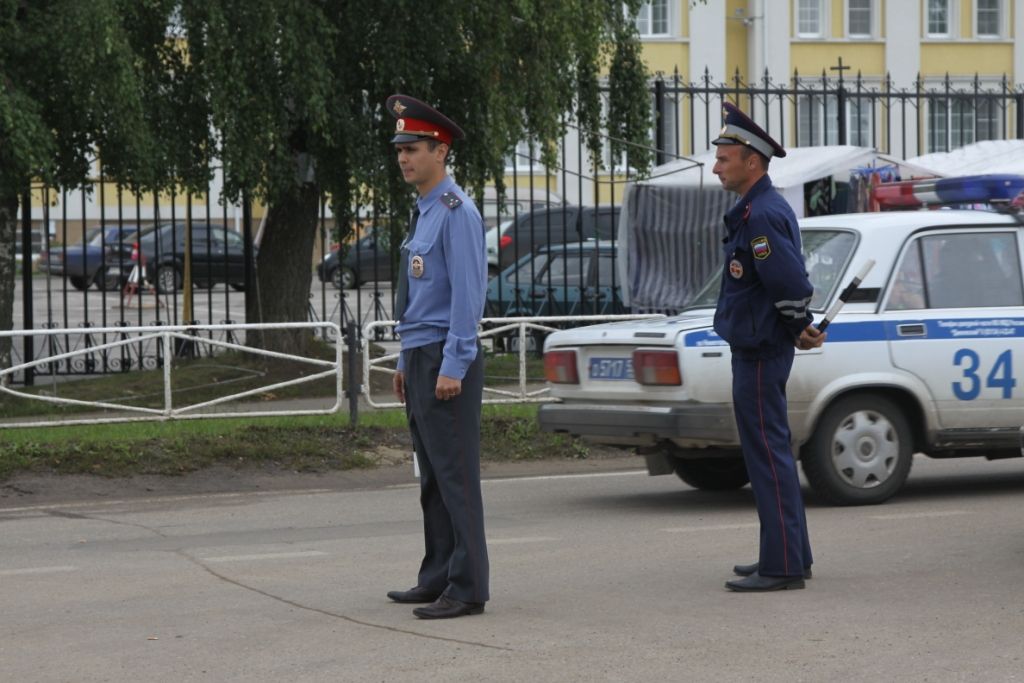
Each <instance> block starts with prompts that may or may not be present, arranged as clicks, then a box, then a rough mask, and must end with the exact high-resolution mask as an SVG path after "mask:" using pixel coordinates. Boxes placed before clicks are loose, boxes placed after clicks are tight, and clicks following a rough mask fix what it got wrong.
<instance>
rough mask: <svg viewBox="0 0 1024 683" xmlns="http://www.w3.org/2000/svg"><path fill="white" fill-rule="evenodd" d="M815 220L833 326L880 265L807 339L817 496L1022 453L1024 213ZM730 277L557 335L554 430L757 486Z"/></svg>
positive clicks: (882, 491) (798, 395)
mask: <svg viewBox="0 0 1024 683" xmlns="http://www.w3.org/2000/svg"><path fill="white" fill-rule="evenodd" d="M1019 180H1020V182H1021V183H1024V178H1020V179H1019ZM932 189H934V188H932ZM894 191H897V192H901V191H903V190H899V188H896V189H895V190H894ZM1017 191H1019V189H1018V190H1017ZM904 194H906V192H905V191H904ZM961 201H968V200H961ZM907 203H910V201H909V200H908V201H907ZM800 228H801V234H802V237H803V247H804V253H805V256H806V263H807V269H808V273H809V275H810V279H811V282H812V283H813V285H814V298H813V300H812V303H811V308H812V310H814V311H815V313H816V314H815V318H816V319H818V320H820V318H821V316H822V313H823V311H825V310H826V308H827V307H828V306H829V304H830V303H831V302H833V301H834V299H835V298H836V297H837V296H838V295H839V292H840V291H841V290H842V288H843V286H845V285H846V284H847V283H848V282H849V281H850V280H851V278H852V277H853V274H854V273H855V272H857V271H858V270H859V269H860V268H861V266H862V265H863V264H864V263H865V262H866V261H867V260H869V259H874V260H875V262H876V263H875V266H874V268H873V269H872V270H871V271H870V272H869V273H868V275H867V277H866V278H865V280H864V282H863V283H862V285H861V287H860V288H859V289H858V290H856V291H855V292H854V296H852V297H851V299H850V301H849V302H848V303H847V304H846V305H845V307H844V308H843V309H842V311H841V312H840V313H839V314H838V316H837V317H836V319H835V320H834V321H833V322H832V324H831V327H829V328H828V341H827V342H826V343H825V345H824V346H823V347H822V348H820V349H814V350H811V351H797V355H796V359H795V361H794V364H793V372H792V374H791V376H790V381H789V384H788V388H787V394H788V399H789V421H790V426H791V429H792V433H793V439H794V441H795V442H796V444H797V445H798V446H799V457H800V459H801V462H802V466H803V469H804V473H805V475H806V476H807V479H808V481H809V482H810V484H811V486H812V488H813V490H814V491H815V492H816V493H817V494H818V495H819V496H820V497H821V498H822V499H824V500H826V501H829V502H832V503H836V504H866V503H879V502H882V501H884V500H886V499H888V498H889V497H890V496H892V495H893V494H895V493H896V492H897V491H898V490H899V489H900V487H901V486H902V485H903V483H904V481H905V480H906V478H907V475H908V473H909V472H910V466H911V461H912V456H913V454H914V453H915V452H921V453H925V454H927V455H929V456H932V457H950V456H968V455H979V456H984V457H987V458H998V457H1008V456H1016V455H1020V454H1021V445H1020V443H1019V438H1020V437H1019V431H1020V429H1021V416H1022V415H1024V385H1021V383H1020V382H1019V381H1018V375H1019V374H1020V372H1021V370H1022V366H1024V281H1022V277H1021V272H1022V254H1024V221H1022V220H1021V218H1020V217H1018V216H1015V215H1012V214H1009V213H996V212H990V211H964V210H940V211H914V212H885V213H872V214H850V215H839V216H822V217H817V218H811V219H805V220H802V221H800ZM718 285H719V275H718V273H717V272H716V274H715V275H714V276H713V277H712V278H711V279H710V280H709V282H708V284H707V285H706V286H705V287H704V289H703V290H702V291H701V292H700V293H698V295H697V296H696V297H695V299H694V301H693V302H692V304H691V307H690V308H689V309H687V310H686V311H684V312H683V313H682V314H680V315H678V316H675V317H672V318H666V319H661V320H649V321H633V322H627V323H615V324H606V325H596V326H590V327H581V328H576V329H572V330H564V331H560V332H557V333H554V334H552V335H550V336H549V337H548V338H547V340H546V343H545V355H544V363H545V373H546V377H547V380H548V382H549V386H550V387H551V392H552V395H553V396H554V397H556V398H558V399H560V401H559V402H557V403H551V404H546V405H543V406H542V407H541V408H540V411H539V420H540V425H541V427H542V428H543V429H545V430H547V431H553V432H565V433H569V434H575V435H581V436H583V437H587V438H589V439H591V440H594V441H597V442H601V443H611V444H619V445H630V446H637V447H638V449H637V450H638V452H640V453H642V454H644V455H646V456H647V462H648V468H649V470H650V471H651V473H652V474H663V473H669V472H671V471H673V470H674V471H675V472H676V474H677V475H678V476H679V477H680V478H681V479H683V480H684V481H686V482H687V483H689V484H691V485H693V486H695V487H697V488H704V489H729V488H738V487H741V486H743V485H744V484H746V483H747V475H746V471H745V468H744V466H743V462H742V459H741V458H740V453H739V440H738V435H737V431H736V425H735V419H734V417H733V408H732V402H731V396H730V394H731V369H730V359H729V347H728V346H727V345H726V344H725V343H724V341H723V340H722V339H721V338H720V337H718V335H716V334H715V332H714V330H713V329H712V315H713V307H714V305H715V301H716V298H717V293H718Z"/></svg>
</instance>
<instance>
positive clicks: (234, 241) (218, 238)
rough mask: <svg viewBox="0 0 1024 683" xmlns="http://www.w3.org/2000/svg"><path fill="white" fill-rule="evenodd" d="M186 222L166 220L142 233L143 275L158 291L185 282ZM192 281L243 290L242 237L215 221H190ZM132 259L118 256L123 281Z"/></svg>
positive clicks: (130, 268) (198, 284)
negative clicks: (155, 228)
mask: <svg viewBox="0 0 1024 683" xmlns="http://www.w3.org/2000/svg"><path fill="white" fill-rule="evenodd" d="M187 234H188V229H187V224H186V223H168V224H165V225H161V226H160V227H159V228H158V229H157V230H153V231H149V232H146V233H144V234H143V235H142V237H140V238H139V240H138V248H139V251H141V254H142V257H143V258H144V260H145V265H146V278H147V279H148V280H149V281H150V282H152V283H154V284H156V286H157V288H158V289H159V291H161V292H169V291H172V290H174V289H181V287H182V284H183V283H184V281H185V240H186V236H187ZM191 238H192V250H191V251H192V259H191V274H192V284H193V285H194V286H196V287H200V288H202V289H207V288H209V287H212V286H213V285H214V284H217V283H227V284H229V285H231V287H232V288H234V289H237V290H239V291H241V290H243V289H245V242H244V241H243V239H242V236H241V235H239V234H238V233H237V232H234V231H233V230H228V229H227V228H225V227H224V226H223V225H220V224H216V223H211V224H207V223H193V224H192V236H191ZM135 264H136V261H135V260H133V259H131V257H129V258H126V259H122V260H121V262H120V264H119V265H120V267H119V275H120V276H121V278H122V282H124V281H127V279H128V277H129V274H130V273H131V271H132V268H133V267H134V266H135Z"/></svg>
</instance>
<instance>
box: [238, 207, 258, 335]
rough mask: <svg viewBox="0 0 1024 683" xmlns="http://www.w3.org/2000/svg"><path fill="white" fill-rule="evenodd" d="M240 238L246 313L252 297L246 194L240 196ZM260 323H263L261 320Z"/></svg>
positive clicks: (249, 228) (250, 229)
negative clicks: (243, 260) (241, 241)
mask: <svg viewBox="0 0 1024 683" xmlns="http://www.w3.org/2000/svg"><path fill="white" fill-rule="evenodd" d="M242 238H243V240H244V242H243V244H244V246H243V247H242V254H243V258H244V259H245V300H246V307H245V309H246V311H248V310H249V305H248V302H249V297H250V296H254V294H253V290H254V287H253V272H252V264H253V248H252V202H251V201H250V199H249V195H248V194H243V195H242ZM246 322H253V321H252V320H246ZM260 322H263V321H262V320H261V321H260Z"/></svg>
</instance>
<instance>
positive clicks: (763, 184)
mask: <svg viewBox="0 0 1024 683" xmlns="http://www.w3.org/2000/svg"><path fill="white" fill-rule="evenodd" d="M771 187H772V179H771V178H770V177H768V174H767V173H765V174H764V175H763V176H761V177H760V178H759V179H758V181H757V182H756V183H754V184H753V186H752V187H751V188H750V189H749V190H747V193H746V194H745V195H743V197H742V198H740V200H739V201H738V202H736V204H734V205H733V207H732V208H731V209H729V212H728V213H726V214H725V224H726V225H727V226H728V227H729V229H730V230H734V229H735V228H737V227H739V225H740V222H741V221H743V220H745V219H746V218H749V216H750V214H749V209H750V205H751V203H752V202H753V201H754V199H756V198H757V197H759V196H760V195H762V194H764V193H765V192H767V191H768V190H770V189H771Z"/></svg>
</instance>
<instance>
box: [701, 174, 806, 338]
mask: <svg viewBox="0 0 1024 683" xmlns="http://www.w3.org/2000/svg"><path fill="white" fill-rule="evenodd" d="M725 226H726V228H727V230H728V237H726V238H725V239H724V240H723V243H724V244H725V269H724V271H723V273H722V288H721V291H720V292H719V295H718V308H717V310H716V311H715V332H717V333H718V335H719V336H720V337H722V338H723V339H724V340H725V341H727V342H729V346H730V347H731V348H732V352H733V353H735V354H738V355H740V356H742V357H745V358H772V357H774V356H777V355H778V354H779V353H781V352H782V351H783V350H784V349H786V348H787V347H788V348H793V344H794V342H795V341H796V338H797V337H798V336H799V335H800V332H801V330H803V329H804V328H805V327H807V325H809V324H810V323H811V319H812V317H811V315H810V313H809V312H808V310H807V306H808V305H809V304H810V301H811V295H812V293H813V287H812V286H811V283H810V280H808V278H807V270H806V268H805V267H804V258H803V254H802V253H801V251H800V230H799V228H798V226H797V222H796V215H795V214H794V213H793V209H792V208H790V206H789V204H787V203H786V200H785V199H783V198H782V195H780V194H779V193H778V192H777V191H776V190H775V188H773V187H772V181H771V179H770V178H769V177H768V176H767V175H765V176H764V177H762V178H761V179H760V180H759V181H757V183H755V184H754V186H753V187H752V188H750V191H749V192H747V194H746V195H745V196H744V197H743V198H742V199H741V200H740V201H739V202H738V203H737V204H736V205H735V206H734V207H733V208H732V209H730V210H729V212H728V213H727V214H726V215H725Z"/></svg>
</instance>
